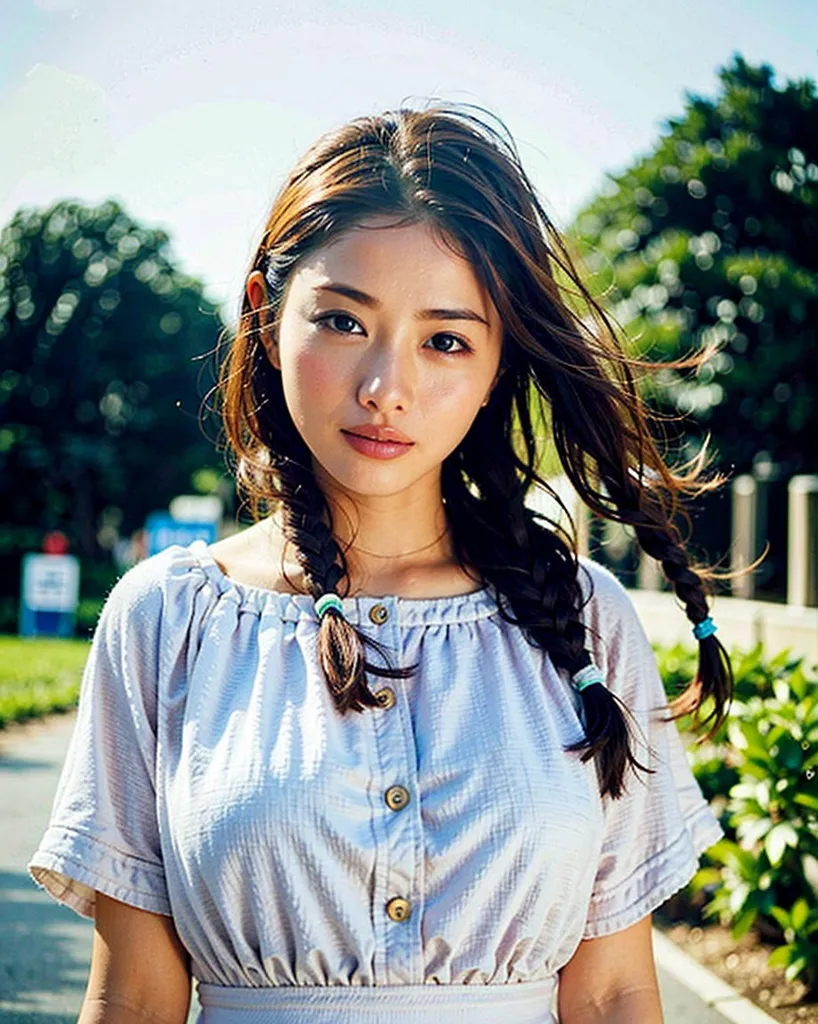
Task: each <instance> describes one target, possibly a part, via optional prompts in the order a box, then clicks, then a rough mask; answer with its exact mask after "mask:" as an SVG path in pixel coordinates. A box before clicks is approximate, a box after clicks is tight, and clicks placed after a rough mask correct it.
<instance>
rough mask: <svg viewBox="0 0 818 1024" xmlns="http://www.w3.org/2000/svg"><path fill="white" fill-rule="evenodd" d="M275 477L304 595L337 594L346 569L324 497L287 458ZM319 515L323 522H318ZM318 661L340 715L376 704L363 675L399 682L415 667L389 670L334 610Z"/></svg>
mask: <svg viewBox="0 0 818 1024" xmlns="http://www.w3.org/2000/svg"><path fill="white" fill-rule="evenodd" d="M278 475H279V481H280V497H281V498H282V500H283V503H284V535H285V537H286V538H287V540H288V541H290V542H291V543H292V544H293V545H294V547H295V549H296V559H297V561H298V563H299V565H300V566H301V567H302V569H303V570H304V576H305V580H306V583H307V588H308V590H309V593H310V594H312V595H313V597H320V596H321V595H322V594H337V593H338V584H339V583H340V582H341V580H343V579H345V578H346V579H347V580H348V576H347V565H346V559H345V558H344V554H343V552H342V551H341V549H340V548H339V546H338V544H337V542H336V540H335V538H334V537H333V534H332V513H331V510H330V508H329V505H328V503H327V500H326V497H325V496H324V493H323V491H322V490H321V488H320V487H319V486H318V483H317V482H316V480H315V476H314V474H313V472H312V470H311V469H306V468H304V467H303V466H301V465H299V464H297V463H295V462H294V461H292V460H290V459H282V460H280V461H279V466H278ZM325 515H326V517H327V518H328V519H329V524H328V523H326V522H325V521H324V516H325ZM339 560H340V564H339ZM339 596H341V595H339ZM366 646H369V647H372V648H374V649H375V650H376V651H377V653H378V654H379V655H380V656H381V657H382V658H383V659H384V661H385V662H386V663H387V664H386V667H384V666H378V665H371V664H370V663H369V662H368V661H366V659H365V656H364V648H365V647H366ZM318 657H319V663H320V665H321V669H322V670H323V672H324V676H325V678H326V680H327V683H328V685H329V688H330V692H331V693H332V697H333V700H334V702H335V706H336V707H337V708H338V710H339V711H341V712H342V713H344V712H346V711H347V710H352V711H363V710H364V707H379V706H380V704H379V702H378V700H377V698H376V697H375V696H374V694H373V693H372V692H371V691H370V689H369V687H368V686H367V684H366V673H367V672H371V673H372V674H373V675H375V676H381V677H386V678H389V679H405V678H407V677H409V676H410V675H411V674H412V673H413V672H414V670H415V669H416V668H417V666H411V667H409V668H392V667H391V666H390V665H389V658H388V654H387V652H386V650H385V648H384V646H383V644H381V643H379V642H378V641H377V640H375V639H374V638H372V637H369V636H367V635H366V634H365V633H363V632H361V631H360V630H358V629H356V627H355V626H354V625H352V623H351V622H349V621H348V620H347V619H346V618H345V617H344V616H343V615H342V614H341V613H340V612H338V611H336V610H335V609H334V608H330V609H329V610H328V611H327V612H326V613H325V614H324V615H323V616H321V621H320V624H319V629H318Z"/></svg>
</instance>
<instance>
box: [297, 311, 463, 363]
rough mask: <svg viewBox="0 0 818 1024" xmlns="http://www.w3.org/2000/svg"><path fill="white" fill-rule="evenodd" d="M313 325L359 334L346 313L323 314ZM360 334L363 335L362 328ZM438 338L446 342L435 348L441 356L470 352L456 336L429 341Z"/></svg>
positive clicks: (354, 323) (353, 320) (445, 335)
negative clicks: (442, 345)
mask: <svg viewBox="0 0 818 1024" xmlns="http://www.w3.org/2000/svg"><path fill="white" fill-rule="evenodd" d="M314 323H317V324H326V325H327V326H328V327H329V329H330V330H331V331H335V332H336V333H337V334H357V333H359V332H357V331H354V330H353V329H352V327H350V325H352V326H353V327H360V326H361V325H360V324H359V323H358V321H357V320H356V319H355V317H353V316H350V315H349V314H348V313H325V314H324V315H323V316H319V317H316V318H315V320H314ZM360 333H363V328H362V329H361V332H360ZM440 338H443V339H444V341H446V342H448V347H447V348H435V351H436V352H439V353H440V354H441V355H444V356H445V355H463V354H465V353H466V352H471V350H472V349H471V345H469V344H468V342H466V341H465V340H464V339H463V338H460V337H458V335H456V334H435V335H434V336H433V337H432V338H430V339H429V341H430V342H435V341H438V340H439V339H440ZM427 344H428V343H427ZM458 345H459V346H460V347H459V348H458V347H456V346H458Z"/></svg>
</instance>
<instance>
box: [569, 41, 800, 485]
mask: <svg viewBox="0 0 818 1024" xmlns="http://www.w3.org/2000/svg"><path fill="white" fill-rule="evenodd" d="M719 77H720V80H721V83H722V89H721V91H720V94H719V95H718V96H717V98H716V99H714V100H710V99H705V98H702V97H700V96H695V95H692V94H690V93H687V94H686V97H685V98H686V105H685V109H684V113H683V115H682V116H681V117H679V118H671V119H668V120H667V121H666V122H665V124H664V125H663V129H665V130H664V132H663V134H662V135H661V137H660V139H659V141H658V143H657V144H656V146H655V147H654V149H653V151H652V152H651V153H650V154H648V155H646V156H643V157H641V158H640V159H638V160H637V161H636V162H635V163H634V164H633V165H632V166H631V167H629V168H627V169H626V170H624V171H623V172H622V173H620V174H616V175H611V176H610V177H609V180H608V182H607V183H606V186H605V187H604V188H603V189H602V192H601V194H600V195H599V196H598V197H596V198H595V199H594V200H593V201H592V202H590V203H589V204H588V205H587V206H586V207H585V208H584V209H583V210H581V211H580V213H579V214H578V216H577V218H576V221H575V224H574V226H573V228H572V230H571V232H570V234H571V235H572V236H573V240H574V244H575V245H576V246H577V248H578V250H579V252H580V255H581V258H582V260H583V261H584V263H585V266H586V268H587V270H588V271H590V277H589V284H590V286H591V288H592V290H593V292H594V293H595V295H596V296H597V297H598V298H600V297H601V298H602V301H603V304H604V305H605V306H606V307H607V308H608V310H609V311H610V312H611V313H612V314H613V315H614V317H615V320H616V322H617V323H619V324H620V325H621V326H622V327H623V328H624V330H625V332H626V334H627V335H628V337H629V338H630V339H631V345H632V347H633V349H634V350H635V351H636V352H638V353H639V354H641V355H644V356H646V357H647V358H650V359H655V360H669V359H675V358H679V357H680V356H683V355H685V354H688V353H690V352H691V351H693V350H695V349H698V348H699V347H702V346H704V345H707V344H713V343H715V344H716V345H717V346H718V350H717V351H716V352H715V354H714V355H713V356H712V358H710V359H708V361H707V362H706V363H705V364H704V366H703V367H701V368H700V370H699V371H698V372H697V373H693V372H692V371H675V372H672V371H670V370H660V371H658V372H656V373H654V374H652V375H648V376H646V377H645V378H644V380H643V389H644V394H645V396H646V397H647V398H648V399H649V401H650V402H651V404H653V405H654V406H655V407H656V408H659V409H661V410H663V411H665V412H671V413H674V414H677V415H681V416H683V417H684V420H683V421H682V422H683V429H684V426H685V425H686V427H687V428H691V427H692V428H693V429H692V430H688V432H687V433H686V435H684V436H682V437H680V438H679V439H678V440H679V443H680V444H681V446H682V453H683V454H684V455H685V456H687V457H689V456H692V455H693V454H695V452H696V451H697V450H698V449H699V448H700V447H701V443H702V437H703V435H704V434H705V432H709V433H710V434H711V448H712V449H713V450H714V451H715V452H716V453H718V455H719V456H720V458H719V463H720V466H721V468H722V469H726V470H729V471H731V472H732V471H734V472H736V473H741V472H746V471H749V470H750V469H751V468H752V465H753V460H754V457H755V456H756V455H757V453H760V452H765V453H767V458H768V459H771V460H772V461H773V462H775V463H779V464H780V466H781V471H782V473H783V474H785V475H789V474H791V473H794V472H802V473H803V472H814V471H816V470H817V469H818V447H816V445H815V437H816V435H818V404H816V401H815V397H816V393H818V389H817V388H816V385H817V384H818V370H816V366H818V360H816V332H817V331H818V326H817V325H818V103H816V94H815V84H814V82H812V81H811V80H809V79H806V80H804V81H799V82H788V83H787V84H786V85H785V86H784V87H783V88H781V89H778V88H776V87H775V85H774V84H773V70H772V69H771V68H770V67H769V66H768V65H766V64H763V65H761V66H760V67H752V66H750V65H748V64H747V63H746V62H745V61H744V60H743V59H742V57H740V56H738V55H734V56H733V62H732V64H731V65H730V66H729V67H726V68H723V69H721V70H720V72H719Z"/></svg>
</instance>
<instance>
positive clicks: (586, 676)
mask: <svg viewBox="0 0 818 1024" xmlns="http://www.w3.org/2000/svg"><path fill="white" fill-rule="evenodd" d="M571 682H572V683H573V685H574V687H575V688H576V689H577V690H578V691H579V692H580V693H582V691H583V690H584V689H585V687H586V686H593V685H594V683H601V684H602V685H603V686H604V685H605V676H604V675H603V674H602V669H600V668H598V667H597V666H596V665H595V664H594V663H593V662H591V664H590V665H586V666H585V668H581V669H580V670H579V672H575V673H574V674H573V675H572V676H571Z"/></svg>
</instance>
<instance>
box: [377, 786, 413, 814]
mask: <svg viewBox="0 0 818 1024" xmlns="http://www.w3.org/2000/svg"><path fill="white" fill-rule="evenodd" d="M383 798H384V800H386V806H387V807H389V808H391V810H393V811H402V810H403V808H404V807H405V806H406V805H407V804H408V803H409V790H408V789H407V788H406V787H405V786H390V787H389V789H387V791H386V792H385V793H384V795H383Z"/></svg>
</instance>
